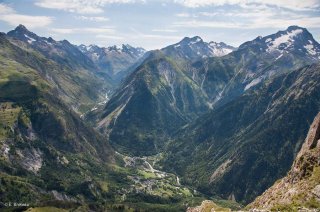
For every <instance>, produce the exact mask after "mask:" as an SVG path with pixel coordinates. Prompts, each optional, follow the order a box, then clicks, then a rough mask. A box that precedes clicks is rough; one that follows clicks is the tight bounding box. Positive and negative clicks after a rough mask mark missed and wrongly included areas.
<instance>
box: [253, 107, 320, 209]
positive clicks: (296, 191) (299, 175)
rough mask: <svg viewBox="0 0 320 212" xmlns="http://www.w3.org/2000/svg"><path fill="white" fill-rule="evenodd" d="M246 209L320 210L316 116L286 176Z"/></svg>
mask: <svg viewBox="0 0 320 212" xmlns="http://www.w3.org/2000/svg"><path fill="white" fill-rule="evenodd" d="M248 207H249V208H259V209H278V210H283V209H287V210H295V209H297V208H299V207H305V208H310V209H312V208H319V207H320V113H318V115H317V116H316V117H315V119H314V121H313V123H312V125H311V127H310V129H309V133H308V135H307V138H306V140H305V142H304V144H303V145H302V148H301V150H300V152H299V153H298V155H297V157H296V159H295V161H294V163H293V165H292V168H291V170H290V171H289V173H288V174H287V176H286V177H284V178H282V179H281V180H279V181H278V182H276V183H275V184H274V185H273V186H272V187H271V188H269V189H268V190H267V191H266V192H264V193H263V194H262V195H261V196H259V197H258V198H257V199H256V200H255V201H254V202H253V203H251V204H250V205H249V206H248Z"/></svg>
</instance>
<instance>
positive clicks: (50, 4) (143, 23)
mask: <svg viewBox="0 0 320 212" xmlns="http://www.w3.org/2000/svg"><path fill="white" fill-rule="evenodd" d="M19 24H23V25H25V26H26V27H27V28H28V29H29V30H30V31H33V32H35V33H36V34H38V35H39V36H44V37H52V38H54V39H55V40H63V39H66V40H68V41H70V42H71V43H73V44H76V45H79V44H85V45H89V44H96V45H99V46H111V45H121V44H130V45H132V46H136V47H143V48H145V49H147V50H152V49H158V48H162V47H165V46H167V45H170V44H173V43H177V42H179V41H180V40H181V39H183V38H184V37H192V36H200V37H202V38H203V40H205V41H207V42H209V41H216V42H221V41H222V42H225V43H227V44H229V45H233V46H239V45H240V44H242V43H243V42H245V41H248V40H253V39H254V38H256V37H257V36H260V35H261V36H266V35H269V34H272V33H275V32H277V31H279V30H285V29H286V28H287V27H288V26H290V25H298V26H301V27H305V28H307V29H308V30H309V31H310V32H311V33H312V34H313V36H314V38H315V39H316V40H317V41H318V42H319V41H320V0H268V1H264V0H0V31H1V32H8V31H10V30H12V29H14V28H15V27H16V26H17V25H19Z"/></svg>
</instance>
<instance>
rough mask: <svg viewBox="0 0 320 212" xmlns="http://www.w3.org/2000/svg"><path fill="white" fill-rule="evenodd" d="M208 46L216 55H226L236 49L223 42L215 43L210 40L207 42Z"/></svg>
mask: <svg viewBox="0 0 320 212" xmlns="http://www.w3.org/2000/svg"><path fill="white" fill-rule="evenodd" d="M209 46H210V48H211V50H212V52H213V55H214V56H216V57H221V56H224V55H227V54H229V53H230V52H232V51H234V50H235V49H236V48H235V47H233V46H229V45H227V44H225V43H223V42H220V43H217V42H214V41H211V42H210V43H209Z"/></svg>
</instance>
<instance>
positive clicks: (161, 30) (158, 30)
mask: <svg viewBox="0 0 320 212" xmlns="http://www.w3.org/2000/svg"><path fill="white" fill-rule="evenodd" d="M152 32H177V30H175V29H153V30H152Z"/></svg>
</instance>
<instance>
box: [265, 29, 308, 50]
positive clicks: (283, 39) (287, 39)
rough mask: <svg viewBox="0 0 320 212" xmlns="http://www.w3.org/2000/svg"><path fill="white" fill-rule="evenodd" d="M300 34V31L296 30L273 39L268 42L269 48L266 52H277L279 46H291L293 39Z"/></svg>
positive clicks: (301, 31)
mask: <svg viewBox="0 0 320 212" xmlns="http://www.w3.org/2000/svg"><path fill="white" fill-rule="evenodd" d="M301 33H303V30H302V29H296V30H292V31H290V32H287V33H286V34H283V35H281V36H280V37H278V38H275V39H274V40H273V41H269V42H268V44H269V48H268V50H267V51H269V52H271V51H274V50H279V47H280V45H281V44H286V46H287V47H289V46H291V44H292V43H293V42H294V37H296V36H297V35H298V34H301ZM269 39H270V38H269ZM267 40H268V39H267ZM267 40H266V41H267Z"/></svg>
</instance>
